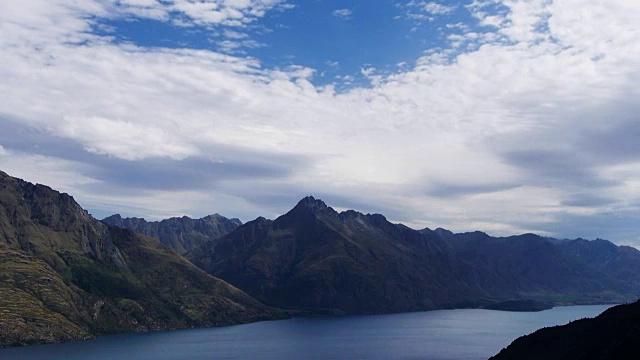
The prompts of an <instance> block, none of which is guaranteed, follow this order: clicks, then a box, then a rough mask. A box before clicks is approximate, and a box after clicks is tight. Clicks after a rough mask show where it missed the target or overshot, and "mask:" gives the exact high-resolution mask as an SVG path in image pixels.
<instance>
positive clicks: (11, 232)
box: [0, 172, 281, 346]
mask: <svg viewBox="0 0 640 360" xmlns="http://www.w3.org/2000/svg"><path fill="white" fill-rule="evenodd" d="M279 316H281V314H280V313H278V312H276V311H275V310H273V309H271V308H268V307H265V306H263V305H261V304H260V303H258V302H257V301H255V300H254V299H252V298H251V297H249V296H248V295H246V294H245V293H243V292H242V291H240V290H238V289H237V288H235V287H233V286H230V285H229V284H227V283H226V282H224V281H222V280H219V279H217V278H215V277H213V276H210V275H207V274H206V273H204V272H203V271H201V270H199V269H198V268H196V267H195V266H193V265H192V264H191V263H189V262H188V261H186V260H185V259H184V258H182V257H180V256H179V255H177V254H176V253H175V252H174V251H172V250H170V249H169V248H167V247H165V246H164V245H162V244H160V243H159V242H158V241H156V240H154V239H151V238H148V237H144V236H141V235H137V234H135V233H133V232H132V231H130V230H124V229H119V228H115V227H109V226H107V225H105V224H103V223H101V222H99V221H97V220H95V219H93V218H92V217H91V216H90V215H89V214H88V213H87V212H86V211H85V210H83V209H82V208H81V207H80V206H79V205H78V204H77V203H76V202H75V201H74V200H73V198H72V197H71V196H69V195H67V194H61V193H59V192H56V191H54V190H52V189H50V188H49V187H47V186H44V185H33V184H31V183H28V182H25V181H22V180H20V179H16V178H12V177H10V176H8V175H7V174H5V173H3V172H0V346H8V345H22V344H32V343H43V342H59V341H67V340H76V339H84V338H89V337H93V336H95V335H98V334H104V333H114V332H127V331H149V330H161V329H173V328H184V327H194V326H215V325H227V324H236V323H243V322H250V321H257V320H265V319H273V318H275V317H279Z"/></svg>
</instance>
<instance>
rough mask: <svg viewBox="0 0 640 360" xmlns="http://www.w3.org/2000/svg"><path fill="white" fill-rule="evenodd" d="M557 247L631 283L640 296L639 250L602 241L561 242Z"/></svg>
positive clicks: (581, 260)
mask: <svg viewBox="0 0 640 360" xmlns="http://www.w3.org/2000/svg"><path fill="white" fill-rule="evenodd" d="M556 246H557V247H558V249H559V250H560V251H562V252H563V253H565V254H567V255H569V256H570V257H571V258H573V259H576V260H577V261H580V262H582V263H584V264H586V265H587V266H589V267H591V268H594V269H596V270H598V271H601V272H604V273H607V274H609V275H611V276H613V277H614V278H616V279H618V280H620V281H623V282H630V283H631V286H632V288H633V289H634V290H635V291H636V292H637V294H638V295H639V296H640V276H639V275H640V251H638V250H637V249H635V248H632V247H630V246H617V245H615V244H613V243H611V242H610V241H607V240H602V239H596V240H593V241H588V240H584V239H577V240H569V241H561V242H558V243H557V244H556Z"/></svg>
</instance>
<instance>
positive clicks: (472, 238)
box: [185, 197, 636, 313]
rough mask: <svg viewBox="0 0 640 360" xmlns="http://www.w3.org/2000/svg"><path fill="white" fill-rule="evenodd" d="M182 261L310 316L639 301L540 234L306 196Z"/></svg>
mask: <svg viewBox="0 0 640 360" xmlns="http://www.w3.org/2000/svg"><path fill="white" fill-rule="evenodd" d="M185 256H186V257H187V258H188V259H190V260H191V261H192V262H193V263H194V264H196V265H197V266H199V267H201V268H202V269H204V270H205V271H207V272H209V273H211V274H214V275H216V276H218V277H220V278H222V279H225V280H226V281H229V282H230V283H232V284H234V285H235V286H238V287H239V288H241V289H243V290H244V291H246V292H247V293H249V294H250V295H252V296H254V297H256V298H257V299H258V300H260V301H263V302H265V303H267V304H270V305H273V306H280V307H291V308H302V309H307V310H315V311H317V310H324V311H331V312H348V313H375V312H393V311H413V310H430V309H439V308H450V307H478V306H487V305H490V304H494V303H501V302H504V301H515V302H516V303H518V304H520V305H521V306H524V305H527V304H534V305H535V306H533V305H532V306H533V307H532V310H538V309H539V307H540V306H542V304H543V303H544V302H551V303H554V304H570V303H602V302H615V301H622V300H629V299H632V298H633V299H635V295H636V292H635V290H634V288H633V286H632V285H633V281H632V280H630V279H624V278H622V277H621V278H615V277H612V276H610V275H609V274H607V273H606V272H603V271H602V270H601V269H599V268H597V267H591V266H589V265H587V264H585V262H583V261H579V260H576V259H574V258H573V257H571V256H569V255H567V254H566V253H565V252H563V251H561V250H559V249H558V248H557V247H556V246H555V245H554V244H553V243H552V242H551V241H549V240H548V239H545V238H542V237H540V236H537V235H533V234H525V235H521V236H513V237H507V238H494V237H491V236H489V235H487V234H484V233H481V232H474V233H464V234H453V233H451V232H449V231H447V230H444V229H436V230H430V229H423V230H420V231H416V230H413V229H410V228H408V227H406V226H404V225H399V224H392V223H390V222H388V221H387V220H386V219H385V218H384V216H382V215H379V214H374V215H370V214H368V215H364V214H361V213H358V212H356V211H352V210H350V211H345V212H342V213H338V212H336V211H335V210H333V209H332V208H330V207H328V206H327V205H326V204H324V203H323V202H322V201H320V200H317V199H314V198H313V197H307V198H305V199H303V200H301V201H300V202H299V203H298V204H297V205H296V206H295V207H294V208H293V209H292V210H291V211H289V212H288V213H287V214H285V215H282V216H281V217H279V218H277V219H276V220H274V221H271V220H267V219H264V218H258V219H256V220H254V221H251V222H248V223H246V224H244V225H242V226H240V227H238V228H237V229H236V230H234V231H233V232H231V233H229V234H228V235H226V236H224V237H223V238H221V239H220V240H218V242H217V243H210V244H205V245H204V246H202V247H200V248H197V249H194V250H192V251H191V252H189V253H187V254H186V255H185ZM526 300H530V302H527V301H526ZM523 301H524V302H523ZM506 304H507V305H508V304H510V303H506ZM498 306H500V305H498ZM545 306H546V305H545ZM506 307H507V308H509V306H506ZM519 309H521V308H519Z"/></svg>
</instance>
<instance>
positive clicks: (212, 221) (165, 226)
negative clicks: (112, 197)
mask: <svg viewBox="0 0 640 360" xmlns="http://www.w3.org/2000/svg"><path fill="white" fill-rule="evenodd" d="M102 221H103V222H105V223H107V224H109V225H112V226H117V227H121V228H125V229H131V230H133V231H135V232H137V233H140V234H143V235H146V236H150V237H153V238H156V239H158V240H160V242H162V243H163V244H165V245H167V246H168V247H170V248H172V249H174V250H176V251H177V252H178V253H179V254H184V253H186V252H188V251H190V250H192V249H194V248H196V247H198V246H201V245H202V244H204V243H206V242H209V241H213V240H215V239H217V238H220V237H221V236H223V235H226V234H228V233H229V232H231V231H233V230H234V229H235V228H237V227H238V226H240V225H242V222H241V221H240V220H238V219H228V218H226V217H224V216H222V215H219V214H214V215H209V216H205V217H203V218H201V219H191V218H189V217H187V216H183V217H179V218H178V217H175V218H170V219H165V220H162V221H146V220H145V219H142V218H136V217H133V218H123V217H122V216H120V214H115V215H111V216H109V217H107V218H104V219H102Z"/></svg>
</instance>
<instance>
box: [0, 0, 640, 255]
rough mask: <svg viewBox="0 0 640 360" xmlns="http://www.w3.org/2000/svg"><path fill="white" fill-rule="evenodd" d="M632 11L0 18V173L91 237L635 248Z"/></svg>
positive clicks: (57, 7)
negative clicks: (327, 235) (311, 237)
mask: <svg viewBox="0 0 640 360" xmlns="http://www.w3.org/2000/svg"><path fill="white" fill-rule="evenodd" d="M638 24H640V2H638V1H637V0H607V1H604V0H460V1H443V0H439V1H416V0H411V1H406V0H389V1H387V0H377V1H371V0H367V1H364V0H305V1H287V0H102V1H99V0H19V1H18V0H2V1H0V99H1V100H0V170H2V171H5V172H7V173H8V174H10V175H12V176H16V177H20V178H23V179H25V180H28V181H31V182H37V183H42V184H46V185H49V186H51V187H53V188H54V189H56V190H59V191H63V192H67V193H69V194H71V195H73V196H74V198H75V199H76V200H77V201H78V202H79V203H80V204H81V205H82V206H83V207H85V208H86V209H88V210H89V211H90V213H92V214H93V215H94V216H95V217H96V218H103V217H106V216H108V215H110V214H113V213H120V214H122V215H123V216H137V217H144V218H146V219H148V220H159V219H163V218H168V217H173V216H182V215H187V216H191V217H196V218H198V217H202V216H205V215H208V214H213V213H220V214H222V215H224V216H227V217H237V218H240V219H241V220H242V221H249V220H252V219H254V218H256V217H258V216H265V217H268V218H275V217H277V216H278V215H280V214H283V213H285V212H286V211H288V210H289V209H290V208H292V207H293V206H294V205H295V204H296V203H297V201H299V200H300V199H301V198H302V197H304V196H307V195H313V196H315V197H317V198H321V199H323V200H324V201H325V202H326V203H327V204H328V205H330V206H332V207H334V208H335V209H337V210H345V209H355V210H358V211H361V212H364V213H382V214H384V215H385V216H386V217H387V218H388V219H389V220H391V221H394V222H400V223H403V224H406V225H408V226H410V227H413V228H424V227H429V228H432V229H433V228H437V227H443V228H447V229H450V230H452V231H455V232H464V231H474V230H482V231H485V232H487V233H489V234H491V235H496V236H503V235H511V234H519V233H526V232H533V233H537V234H540V235H544V236H553V237H558V238H576V237H583V238H588V239H594V238H604V239H609V240H611V241H613V242H615V243H617V244H624V245H631V246H636V247H640V141H639V140H640V115H639V114H640V101H639V99H640V86H638V84H640V25H638Z"/></svg>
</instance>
